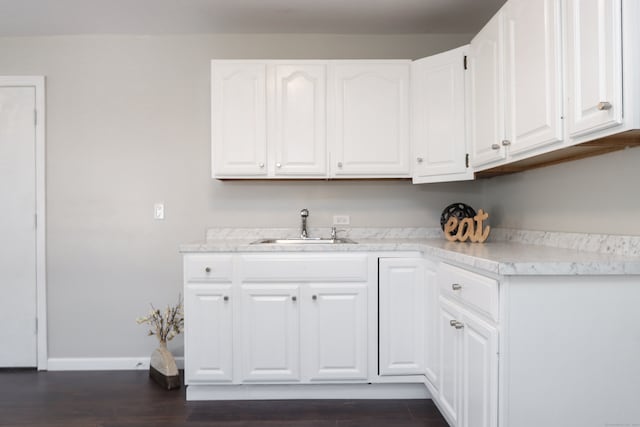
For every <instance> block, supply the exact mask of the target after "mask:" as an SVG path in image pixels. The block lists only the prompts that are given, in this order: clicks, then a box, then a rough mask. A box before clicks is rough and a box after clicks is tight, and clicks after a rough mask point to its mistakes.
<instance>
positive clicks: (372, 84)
mask: <svg viewBox="0 0 640 427" xmlns="http://www.w3.org/2000/svg"><path fill="white" fill-rule="evenodd" d="M330 67H331V68H330V78H329V81H330V85H331V87H330V90H331V93H330V96H331V97H332V102H331V106H330V107H329V111H332V117H330V122H331V134H332V138H333V149H332V153H331V166H330V170H331V175H332V176H335V177H357V176H363V177H366V176H373V177H377V176H380V177H409V176H410V172H409V69H410V62H409V61H390V62H371V61H366V62H365V61H344V62H342V61H336V62H333V63H332V64H331V66H330Z"/></svg>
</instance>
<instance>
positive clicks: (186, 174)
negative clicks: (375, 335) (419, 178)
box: [0, 35, 483, 357]
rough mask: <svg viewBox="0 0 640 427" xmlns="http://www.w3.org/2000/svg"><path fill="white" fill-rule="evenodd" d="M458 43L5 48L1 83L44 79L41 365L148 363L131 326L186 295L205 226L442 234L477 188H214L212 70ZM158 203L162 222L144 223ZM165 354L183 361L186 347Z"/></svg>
mask: <svg viewBox="0 0 640 427" xmlns="http://www.w3.org/2000/svg"><path fill="white" fill-rule="evenodd" d="M469 39H470V37H469V36H465V35H401V36H366V35H364V36H363V35H359V36H339V35H216V36H210V35H201V36H172V37H147V36H136V37H133V36H131V37H129V36H69V37H66V36H65V37H38V38H0V75H45V76H46V77H47V115H48V120H47V215H48V217H47V250H48V259H47V268H48V310H49V319H48V320H49V354H50V357H94V356H95V357H98V356H99V357H112V356H113V357H116V356H120V357H128V356H132V357H133V356H145V355H148V354H150V352H151V351H152V349H153V348H154V347H155V340H154V338H153V337H146V336H145V329H144V327H143V326H138V325H136V324H135V322H134V319H135V318H136V317H137V316H139V315H142V314H145V313H146V311H147V308H148V306H147V304H148V303H149V302H151V301H153V302H154V303H155V304H157V305H164V304H166V303H168V302H172V301H173V300H174V299H175V298H176V297H177V294H178V292H180V290H181V280H182V279H181V274H182V270H181V259H180V256H179V254H178V253H177V248H178V245H179V244H180V243H184V242H190V241H195V240H199V239H202V238H203V237H204V231H205V229H206V228H207V227H211V226H266V227H268V226H292V225H294V224H296V223H297V220H298V216H297V212H298V211H299V209H300V208H302V207H307V208H309V209H310V211H311V218H310V219H311V225H313V226H320V225H328V224H330V221H331V215H332V214H334V213H344V214H349V215H351V220H352V225H353V226H394V225H395V226H401V225H412V226H436V225H437V224H438V220H439V215H440V212H441V210H442V208H443V207H444V206H446V205H447V204H448V203H451V202H455V201H467V202H469V203H471V204H472V205H479V203H480V200H481V189H482V186H483V184H482V183H460V184H438V185H415V186H414V185H412V184H410V183H408V182H405V181H383V182H380V181H359V182H291V183H283V182H220V181H215V180H212V179H211V178H210V163H209V154H210V147H209V60H211V59H214V58H300V59H302V58H335V59H339V58H419V57H423V56H427V55H430V54H433V53H436V52H439V51H442V50H446V49H449V48H453V47H457V46H460V45H462V44H464V43H466V42H468V40H469ZM156 201H164V202H165V204H166V220H165V221H154V220H153V219H152V206H153V203H154V202H156ZM175 341H176V342H174V343H173V345H172V347H173V350H174V351H175V353H176V354H180V353H181V352H182V348H181V346H182V344H181V338H180V339H177V340H175Z"/></svg>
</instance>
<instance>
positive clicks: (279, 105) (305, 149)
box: [271, 63, 327, 177]
mask: <svg viewBox="0 0 640 427" xmlns="http://www.w3.org/2000/svg"><path fill="white" fill-rule="evenodd" d="M274 73H275V109H274V114H273V126H272V129H273V132H274V135H273V138H272V140H273V144H272V146H273V147H274V149H275V152H274V153H273V156H271V157H272V158H273V159H274V161H273V165H271V167H272V168H273V175H275V176H278V177H279V176H283V177H284V176H294V177H295V176H298V177H301V176H311V177H313V176H325V175H326V171H327V166H326V156H327V145H326V87H325V86H326V65H325V64H317V63H315V64H314V63H310V64H306V63H302V64H300V63H291V64H276V65H274Z"/></svg>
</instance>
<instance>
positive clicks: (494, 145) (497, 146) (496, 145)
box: [491, 144, 500, 150]
mask: <svg viewBox="0 0 640 427" xmlns="http://www.w3.org/2000/svg"><path fill="white" fill-rule="evenodd" d="M491 149H492V150H499V149H500V144H491Z"/></svg>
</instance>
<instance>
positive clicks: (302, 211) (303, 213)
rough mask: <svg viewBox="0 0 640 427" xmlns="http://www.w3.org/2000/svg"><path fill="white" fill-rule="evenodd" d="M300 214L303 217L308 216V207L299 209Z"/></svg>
mask: <svg viewBox="0 0 640 427" xmlns="http://www.w3.org/2000/svg"><path fill="white" fill-rule="evenodd" d="M300 216H301V217H304V218H306V217H308V216H309V210H308V209H302V210H301V211H300Z"/></svg>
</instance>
